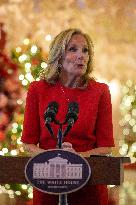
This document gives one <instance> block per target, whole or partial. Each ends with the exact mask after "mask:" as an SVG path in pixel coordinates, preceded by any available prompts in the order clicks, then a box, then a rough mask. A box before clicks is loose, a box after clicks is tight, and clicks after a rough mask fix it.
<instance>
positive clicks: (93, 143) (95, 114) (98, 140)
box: [22, 80, 114, 205]
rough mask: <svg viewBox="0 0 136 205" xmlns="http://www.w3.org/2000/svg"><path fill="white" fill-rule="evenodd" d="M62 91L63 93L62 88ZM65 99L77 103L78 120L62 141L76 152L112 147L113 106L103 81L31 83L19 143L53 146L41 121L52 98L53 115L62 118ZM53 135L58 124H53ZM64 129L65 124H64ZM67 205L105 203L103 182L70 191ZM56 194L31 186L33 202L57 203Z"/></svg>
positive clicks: (48, 147) (42, 146)
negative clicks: (71, 85) (82, 84)
mask: <svg viewBox="0 0 136 205" xmlns="http://www.w3.org/2000/svg"><path fill="white" fill-rule="evenodd" d="M62 90H63V91H64V92H63V91H62ZM68 99H70V101H76V102H78V104H79V115H78V120H77V122H76V123H75V124H74V126H73V127H72V129H71V130H70V132H69V134H68V135H67V136H66V137H65V138H64V141H67V142H70V143H72V145H73V148H74V149H75V150H76V151H77V152H85V151H88V150H91V149H93V148H95V147H113V146H114V140H113V126H112V106H111V96H110V92H109V88H108V86H107V85H106V84H104V83H99V82H96V81H94V80H91V81H90V82H89V83H88V86H87V87H86V88H85V89H79V88H75V89H72V88H66V87H64V86H63V85H61V83H60V82H58V83H56V84H55V85H53V84H49V83H47V82H46V81H44V80H40V81H34V82H32V83H31V84H30V86H29V90H28V93H27V99H26V107H25V115H24V125H23V133H22V142H24V143H30V144H39V146H40V147H41V148H43V149H51V148H55V147H56V139H53V138H52V137H51V136H50V134H49V132H48V130H47V129H46V127H45V123H44V118H43V115H44V112H45V110H46V108H47V106H48V104H49V102H51V101H56V102H58V104H59V110H58V113H57V116H56V118H57V119H58V120H60V121H63V120H64V119H65V116H66V113H67V108H68ZM52 127H53V130H54V133H55V136H57V130H58V126H56V125H54V124H53V125H52ZM64 128H65V127H64ZM68 200H69V205H72V204H78V205H83V204H84V205H90V204H91V205H107V204H108V196H107V187H106V186H105V185H97V186H88V185H86V186H85V187H83V188H82V189H81V190H79V191H77V192H75V193H72V194H69V196H68ZM57 203H58V196H51V195H49V194H45V193H42V192H40V191H38V190H35V189H34V195H33V205H55V204H56V205H57Z"/></svg>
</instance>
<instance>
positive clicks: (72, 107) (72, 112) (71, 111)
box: [66, 102, 79, 121]
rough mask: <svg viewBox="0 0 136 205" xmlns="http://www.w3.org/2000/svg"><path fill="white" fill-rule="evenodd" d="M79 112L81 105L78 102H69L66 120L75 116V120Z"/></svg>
mask: <svg viewBox="0 0 136 205" xmlns="http://www.w3.org/2000/svg"><path fill="white" fill-rule="evenodd" d="M78 113H79V106H78V103H77V102H70V103H69V104H68V113H67V116H66V121H67V120H69V119H70V118H73V119H74V121H76V120H77V119H78Z"/></svg>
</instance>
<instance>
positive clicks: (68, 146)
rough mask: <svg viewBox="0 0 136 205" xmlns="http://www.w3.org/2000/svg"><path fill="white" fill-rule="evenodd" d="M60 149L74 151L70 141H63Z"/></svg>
mask: <svg viewBox="0 0 136 205" xmlns="http://www.w3.org/2000/svg"><path fill="white" fill-rule="evenodd" d="M62 149H64V150H66V151H70V152H75V150H74V149H73V148H72V144H71V143H70V142H63V143H62Z"/></svg>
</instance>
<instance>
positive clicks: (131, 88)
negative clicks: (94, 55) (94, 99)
mask: <svg viewBox="0 0 136 205" xmlns="http://www.w3.org/2000/svg"><path fill="white" fill-rule="evenodd" d="M122 95H123V96H122V101H121V104H120V111H121V115H122V119H121V120H120V122H119V124H120V126H121V127H122V139H123V140H122V141H121V142H120V143H121V148H120V154H121V155H123V156H125V155H128V156H129V157H131V161H132V162H136V83H135V82H133V81H131V80H128V81H127V82H126V83H125V84H124V85H123V86H122Z"/></svg>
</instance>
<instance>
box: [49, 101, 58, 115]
mask: <svg viewBox="0 0 136 205" xmlns="http://www.w3.org/2000/svg"><path fill="white" fill-rule="evenodd" d="M58 107H59V105H58V103H57V102H56V101H52V102H50V103H49V104H48V107H47V109H50V110H54V111H55V113H57V112H58Z"/></svg>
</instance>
